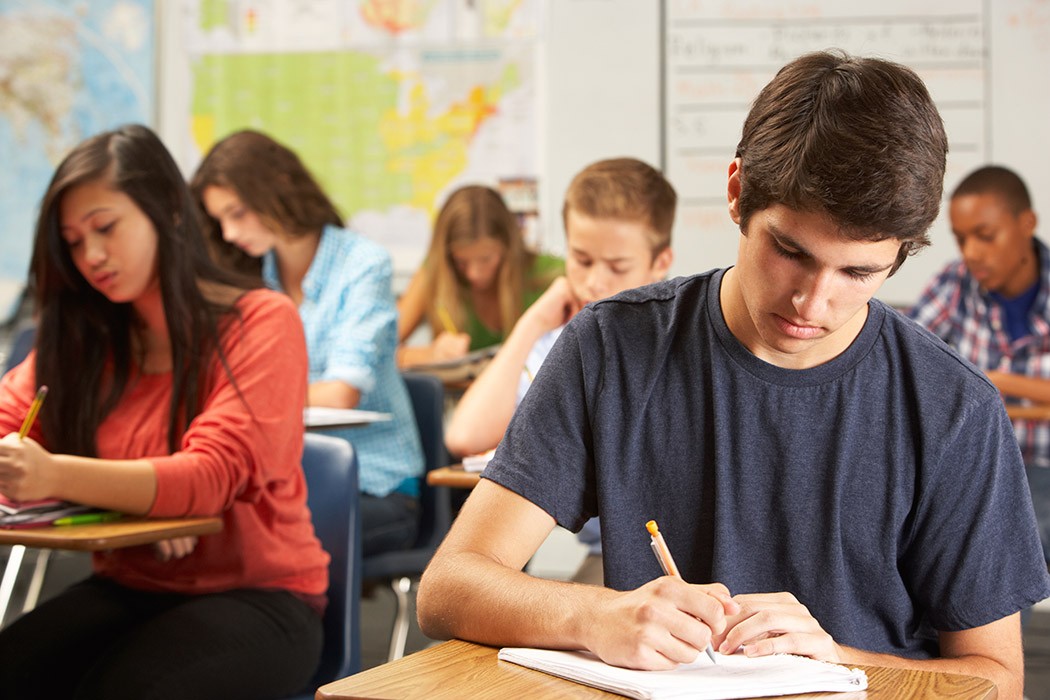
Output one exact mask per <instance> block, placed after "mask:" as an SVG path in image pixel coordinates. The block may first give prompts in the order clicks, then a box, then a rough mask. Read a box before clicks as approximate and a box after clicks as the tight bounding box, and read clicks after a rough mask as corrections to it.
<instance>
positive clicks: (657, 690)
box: [499, 648, 868, 700]
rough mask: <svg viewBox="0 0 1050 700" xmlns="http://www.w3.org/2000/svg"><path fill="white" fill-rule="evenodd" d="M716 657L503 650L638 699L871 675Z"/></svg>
mask: <svg viewBox="0 0 1050 700" xmlns="http://www.w3.org/2000/svg"><path fill="white" fill-rule="evenodd" d="M715 657H716V658H717V659H718V664H717V665H715V664H713V663H711V661H710V659H708V658H707V656H705V655H704V654H700V656H699V657H698V658H697V660H696V661H694V662H693V663H691V664H682V665H680V666H679V667H678V668H676V669H674V670H672V671H636V670H633V669H628V668H619V667H617V666H610V665H609V664H606V663H604V662H603V661H601V660H599V659H598V657H596V656H594V655H593V654H590V653H588V652H584V651H554V650H550V649H520V648H506V649H500V652H499V658H500V660H502V661H509V662H511V663H515V664H518V665H520V666H526V667H528V668H532V669H535V670H537V671H543V672H544V673H549V674H551V675H553V676H558V677H560V678H565V679H567V680H570V681H575V682H576V683H583V684H584V685H589V686H592V687H595V688H600V689H602V690H606V691H609V692H611V693H619V694H620V695H626V696H627V697H630V698H639V699H640V700H671V699H673V698H683V699H684V698H690V700H693V699H696V700H704V699H710V700H714V699H716V698H751V697H769V696H772V695H790V694H794V693H815V692H837V691H856V690H864V689H865V688H867V687H868V677H867V676H866V675H865V673H864V671H861V670H860V669H851V668H846V667H845V666H838V665H836V664H830V663H825V662H823V661H814V660H813V659H808V658H804V657H801V656H789V655H787V654H776V655H774V656H764V657H756V658H749V657H746V656H744V655H742V654H734V655H732V656H723V655H721V654H717V653H716V654H715Z"/></svg>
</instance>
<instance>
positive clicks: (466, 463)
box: [463, 447, 496, 472]
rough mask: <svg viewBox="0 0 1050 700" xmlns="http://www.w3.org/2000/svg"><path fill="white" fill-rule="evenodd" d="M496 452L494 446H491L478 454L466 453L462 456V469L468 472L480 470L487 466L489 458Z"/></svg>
mask: <svg viewBox="0 0 1050 700" xmlns="http://www.w3.org/2000/svg"><path fill="white" fill-rule="evenodd" d="M494 454H496V448H495V447H493V448H492V449H491V450H489V451H488V452H485V453H484V454H480V455H467V456H466V457H464V458H463V470H464V471H468V472H480V471H483V470H484V469H485V467H486V466H488V463H489V460H491V459H492V455H494Z"/></svg>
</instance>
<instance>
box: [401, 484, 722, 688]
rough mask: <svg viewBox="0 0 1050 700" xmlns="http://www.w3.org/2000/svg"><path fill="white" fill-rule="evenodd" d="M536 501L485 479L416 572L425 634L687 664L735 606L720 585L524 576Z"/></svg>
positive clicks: (538, 518) (542, 518) (541, 528)
mask: <svg viewBox="0 0 1050 700" xmlns="http://www.w3.org/2000/svg"><path fill="white" fill-rule="evenodd" d="M554 524H555V523H554V520H553V519H552V518H551V517H550V516H549V515H548V514H547V513H546V512H544V511H543V510H541V509H540V508H539V507H537V506H535V505H534V504H532V503H530V502H529V501H527V500H525V499H524V498H522V497H521V496H519V495H517V494H515V493H513V492H511V491H509V490H507V489H505V488H503V487H502V486H499V485H497V484H495V483H493V482H491V481H489V480H487V479H482V480H481V483H480V484H478V487H477V488H476V489H475V490H474V493H473V495H472V496H471V497H470V499H468V500H467V503H466V505H465V506H464V508H463V510H462V511H461V512H460V514H459V516H458V517H457V518H456V522H455V525H454V526H453V528H452V531H451V532H450V533H449V535H448V537H447V538H446V539H445V542H444V543H443V544H442V545H441V548H440V549H439V550H438V552H437V554H436V555H435V556H434V558H433V559H432V560H431V562H430V566H429V567H428V568H427V570H426V572H425V573H424V574H423V580H422V582H421V583H420V587H419V595H418V598H417V601H418V602H417V610H418V615H419V623H420V627H421V629H422V630H423V632H424V633H425V634H426V635H427V636H430V637H435V638H449V637H458V638H460V639H467V640H471V641H476V642H480V643H482V644H490V645H496V646H526V647H544V648H550V649H589V650H591V651H593V652H594V653H595V654H597V655H598V656H599V657H600V658H601V659H602V660H604V661H606V662H607V663H611V664H615V665H618V666H625V667H631V668H643V669H668V668H672V667H673V666H674V665H675V664H677V663H682V662H689V661H693V660H694V659H695V658H696V655H697V654H698V653H699V652H700V650H702V649H704V648H705V647H706V646H707V644H708V641H709V640H710V638H711V629H712V628H713V629H715V630H717V631H719V632H720V631H722V630H723V629H724V627H725V623H726V614H727V613H735V612H737V610H738V608H737V607H736V604H735V603H734V602H733V601H732V599H731V598H730V597H729V595H728V592H727V591H726V589H725V587H724V586H720V585H718V584H714V585H711V586H700V585H693V584H688V583H685V582H684V581H682V580H681V579H677V578H672V577H669V576H664V577H661V578H659V579H656V580H655V581H652V582H650V583H648V584H646V585H644V586H642V587H641V588H639V589H637V590H634V591H627V592H619V591H614V590H611V589H608V588H599V587H596V586H585V585H581V584H574V583H567V582H563V581H548V580H544V579H538V578H534V577H532V576H529V575H527V574H525V573H524V572H523V571H522V568H523V567H524V566H525V563H526V562H527V561H528V560H529V557H531V556H532V554H533V553H535V551H536V550H537V549H538V548H539V546H540V544H542V543H543V540H544V539H545V538H546V537H547V535H548V534H549V533H550V532H551V530H552V529H553V528H554Z"/></svg>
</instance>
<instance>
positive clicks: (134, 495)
mask: <svg viewBox="0 0 1050 700" xmlns="http://www.w3.org/2000/svg"><path fill="white" fill-rule="evenodd" d="M53 457H54V468H53V474H52V479H53V483H54V487H53V488H52V494H53V496H54V497H55V498H60V499H62V500H65V501H73V502H75V503H83V504H85V505H90V506H96V507H98V508H106V509H108V510H118V511H120V512H122V513H131V514H134V515H145V514H146V513H147V512H149V509H150V508H151V507H152V505H153V501H154V498H155V497H156V494H157V474H156V471H155V470H154V468H153V464H152V463H151V462H150V461H149V460H147V459H129V460H109V459H92V458H89V457H74V456H71V455H54V456H53Z"/></svg>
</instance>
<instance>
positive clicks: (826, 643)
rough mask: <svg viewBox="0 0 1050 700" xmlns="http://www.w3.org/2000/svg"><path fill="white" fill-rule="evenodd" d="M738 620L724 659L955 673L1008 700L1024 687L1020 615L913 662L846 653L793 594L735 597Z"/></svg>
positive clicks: (950, 635) (719, 639)
mask: <svg viewBox="0 0 1050 700" xmlns="http://www.w3.org/2000/svg"><path fill="white" fill-rule="evenodd" d="M735 598H736V600H737V601H738V602H739V603H740V605H741V612H740V614H739V615H735V616H731V617H730V620H729V628H730V629H729V631H728V632H727V633H726V634H725V635H719V636H716V638H715V642H716V643H717V644H719V645H720V648H719V650H720V651H722V652H723V653H732V652H731V650H736V649H740V648H741V646H742V645H746V647H744V650H743V652H742V653H745V654H746V655H748V656H766V655H769V654H797V655H799V656H809V657H811V658H815V659H819V660H821V661H830V662H833V663H842V664H850V665H852V664H862V665H868V666H885V667H889V668H907V669H916V670H925V671H938V672H943V673H957V674H962V675H968V676H979V677H981V678H987V679H988V680H990V681H992V682H993V683H995V684H996V685H997V686H998V687H999V692H1000V693H1001V694H1002V696H1003V697H1005V698H1020V697H1021V694H1022V690H1023V687H1022V686H1023V681H1024V657H1023V654H1022V650H1021V627H1020V622H1019V618H1020V615H1019V614H1018V613H1015V614H1013V615H1009V616H1007V617H1004V618H1002V619H1000V620H996V621H995V622H992V623H989V624H987V625H983V626H981V627H976V628H973V629H968V630H962V631H958V632H940V633H939V641H940V647H941V657H940V658H937V659H925V660H915V659H906V658H902V657H898V656H892V655H890V654H880V653H874V652H868V651H863V650H861V649H855V648H852V647H846V646H843V645H840V644H838V643H836V642H835V640H834V639H832V638H831V636H830V635H829V634H828V633H827V632H825V631H824V630H823V628H821V626H820V624H819V622H817V620H815V619H814V618H813V617H812V615H811V614H810V612H809V611H808V610H807V609H806V607H805V606H804V605H802V604H801V603H799V602H798V600H797V599H796V598H795V597H794V596H793V595H791V594H790V593H783V592H782V593H756V594H746V595H738V596H736V597H735Z"/></svg>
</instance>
